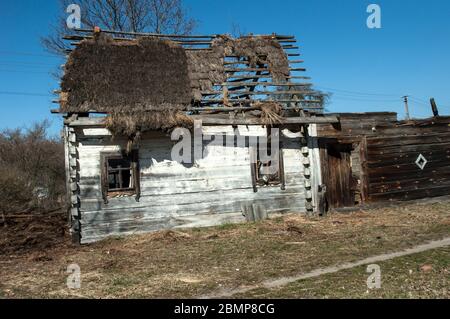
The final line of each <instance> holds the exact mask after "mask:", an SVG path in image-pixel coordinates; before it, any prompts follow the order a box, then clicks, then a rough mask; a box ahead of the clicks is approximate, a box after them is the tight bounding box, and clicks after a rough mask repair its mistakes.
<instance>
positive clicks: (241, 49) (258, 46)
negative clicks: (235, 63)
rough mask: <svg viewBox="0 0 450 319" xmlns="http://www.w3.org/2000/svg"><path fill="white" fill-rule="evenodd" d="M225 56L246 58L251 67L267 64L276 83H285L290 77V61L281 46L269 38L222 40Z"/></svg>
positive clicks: (222, 38)
mask: <svg viewBox="0 0 450 319" xmlns="http://www.w3.org/2000/svg"><path fill="white" fill-rule="evenodd" d="M220 39H221V40H222V41H223V43H221V46H222V47H223V48H224V50H225V55H227V56H230V55H235V56H240V57H244V58H246V59H247V61H248V62H249V63H250V67H253V68H255V67H257V66H258V65H263V64H267V66H268V69H269V71H270V73H271V74H272V78H273V79H274V81H284V80H286V77H288V76H289V75H290V69H289V61H288V58H287V56H286V53H285V52H284V50H283V48H282V47H281V45H280V44H279V43H278V42H276V41H274V40H273V39H270V38H267V37H244V38H239V39H232V38H229V37H221V38H220Z"/></svg>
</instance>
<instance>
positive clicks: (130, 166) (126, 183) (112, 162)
mask: <svg viewBox="0 0 450 319" xmlns="http://www.w3.org/2000/svg"><path fill="white" fill-rule="evenodd" d="M102 163H103V170H102V193H103V199H104V201H105V203H107V202H108V198H111V197H118V196H126V195H128V196H132V195H136V200H137V201H138V200H139V197H140V185H139V162H138V152H137V151H136V150H134V151H132V152H131V153H130V154H122V153H107V154H102Z"/></svg>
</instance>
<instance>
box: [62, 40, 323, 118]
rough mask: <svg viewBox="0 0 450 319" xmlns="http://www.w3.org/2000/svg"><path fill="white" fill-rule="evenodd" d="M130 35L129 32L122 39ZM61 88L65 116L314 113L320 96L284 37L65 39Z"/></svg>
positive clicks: (319, 106) (318, 105) (319, 103)
mask: <svg viewBox="0 0 450 319" xmlns="http://www.w3.org/2000/svg"><path fill="white" fill-rule="evenodd" d="M127 35H130V34H127ZM66 39H70V40H80V41H79V42H77V43H74V44H75V45H76V48H75V49H74V50H73V51H71V53H70V54H69V57H68V61H67V63H66V65H65V74H64V76H63V79H62V83H61V95H60V105H61V111H62V112H66V113H79V112H102V113H103V112H104V113H118V112H119V113H137V112H142V111H145V112H147V111H151V112H155V111H194V112H199V111H200V112H201V111H203V110H205V111H211V110H216V109H217V110H219V109H223V108H227V109H228V108H230V110H231V109H232V108H234V109H236V108H240V109H242V110H246V109H247V108H249V107H252V106H255V105H257V104H258V103H260V102H261V101H263V102H267V101H276V102H278V103H279V104H280V105H281V106H283V108H285V109H286V108H297V109H302V110H309V111H313V112H319V113H320V112H321V110H322V99H321V94H320V93H319V92H315V91H313V90H312V89H311V85H310V84H308V83H302V82H299V81H297V80H304V79H307V78H306V77H303V76H295V75H293V74H292V73H293V72H303V71H305V69H303V68H294V67H292V66H291V64H294V63H301V62H302V61H293V60H289V58H290V57H291V56H298V54H288V53H287V50H290V49H296V48H297V47H295V46H293V45H292V44H290V43H293V42H295V39H294V37H291V36H277V35H269V36H246V37H241V38H238V39H234V38H231V37H230V36H227V35H215V36H204V38H201V36H192V37H190V36H163V35H157V36H154V35H145V34H141V35H139V36H135V37H134V38H130V37H127V38H124V37H116V38H113V37H111V36H110V35H108V34H107V32H95V33H94V34H93V35H92V36H89V35H83V36H69V37H66Z"/></svg>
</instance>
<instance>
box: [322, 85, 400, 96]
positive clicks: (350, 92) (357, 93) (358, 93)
mask: <svg viewBox="0 0 450 319" xmlns="http://www.w3.org/2000/svg"><path fill="white" fill-rule="evenodd" d="M316 87H317V88H319V89H324V90H329V91H331V92H333V91H334V92H338V93H339V92H341V93H347V94H352V95H364V96H365V95H367V96H380V97H399V96H400V94H398V95H395V94H381V93H368V92H357V91H350V90H342V89H333V88H330V87H325V86H316Z"/></svg>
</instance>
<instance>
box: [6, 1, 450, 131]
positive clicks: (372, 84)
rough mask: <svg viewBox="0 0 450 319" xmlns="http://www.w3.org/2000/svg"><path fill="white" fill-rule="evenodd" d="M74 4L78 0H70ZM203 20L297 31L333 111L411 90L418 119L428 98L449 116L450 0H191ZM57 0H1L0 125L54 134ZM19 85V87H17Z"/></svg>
mask: <svg viewBox="0 0 450 319" xmlns="http://www.w3.org/2000/svg"><path fill="white" fill-rule="evenodd" d="M74 3H76V0H74ZM371 3H376V4H379V5H380V6H381V9H382V29H377V30H374V29H372V30H371V29H368V28H367V26H366V19H367V17H368V15H369V14H368V13H366V8H367V6H368V5H369V4H371ZM185 5H186V6H187V7H188V8H189V11H190V13H191V15H192V16H193V17H194V18H196V19H197V20H198V21H199V25H198V28H197V30H196V32H197V33H227V32H231V31H232V25H233V24H236V25H239V27H240V29H241V30H242V31H244V32H252V33H255V34H258V33H272V32H276V33H280V34H293V35H295V36H296V37H297V39H298V41H299V45H300V50H301V53H302V59H304V60H305V64H304V65H305V67H306V68H307V70H308V71H307V75H309V76H311V77H312V82H313V83H314V84H315V86H316V87H317V88H319V89H322V90H324V91H330V92H332V93H333V95H332V98H331V101H330V104H329V105H328V107H327V108H328V110H329V111H332V112H369V111H372V112H373V111H395V112H398V113H399V117H400V118H402V117H404V107H403V103H402V100H401V96H403V95H406V94H408V95H411V96H412V98H411V100H410V107H411V113H412V115H413V116H414V117H427V116H430V115H431V111H430V107H429V103H428V102H427V101H428V99H429V98H430V97H432V96H433V97H435V98H436V101H437V103H438V106H439V108H440V110H441V113H442V114H447V115H450V90H449V84H450V59H449V53H450V41H449V40H450V1H448V0H430V1H427V2H425V1H418V0H372V1H365V0H334V1H331V0H297V1H294V0H292V1H273V0H272V1H267V0H257V1H256V0H255V1H252V0H249V1H239V0H229V1H227V5H225V4H224V2H223V1H214V0H190V1H185ZM58 10H60V7H59V5H58V1H57V0H55V1H38V0H21V1H12V0H2V1H1V4H0V28H1V30H2V41H1V42H0V110H1V111H0V112H1V117H0V129H5V128H13V127H23V126H26V125H28V124H30V123H32V122H35V121H40V120H43V119H50V120H51V121H52V126H51V130H50V131H51V133H52V134H55V135H56V134H58V132H59V130H60V128H61V125H62V124H61V123H62V122H61V120H60V119H59V117H58V116H55V115H51V114H50V109H52V108H56V107H57V105H54V104H52V103H51V100H52V99H53V97H52V96H51V94H50V93H51V92H52V91H53V90H54V89H57V88H58V81H57V80H56V79H55V78H53V77H52V76H51V75H50V72H51V71H52V70H54V69H55V67H56V66H58V65H60V64H62V63H63V61H62V60H60V59H58V58H55V57H53V56H51V55H49V54H48V53H46V52H45V51H44V50H43V49H42V48H41V45H40V41H39V38H40V36H42V35H45V34H47V33H48V29H49V24H50V23H51V22H52V21H53V20H54V19H55V17H56V15H57V14H58ZM15 93H17V94H15Z"/></svg>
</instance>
